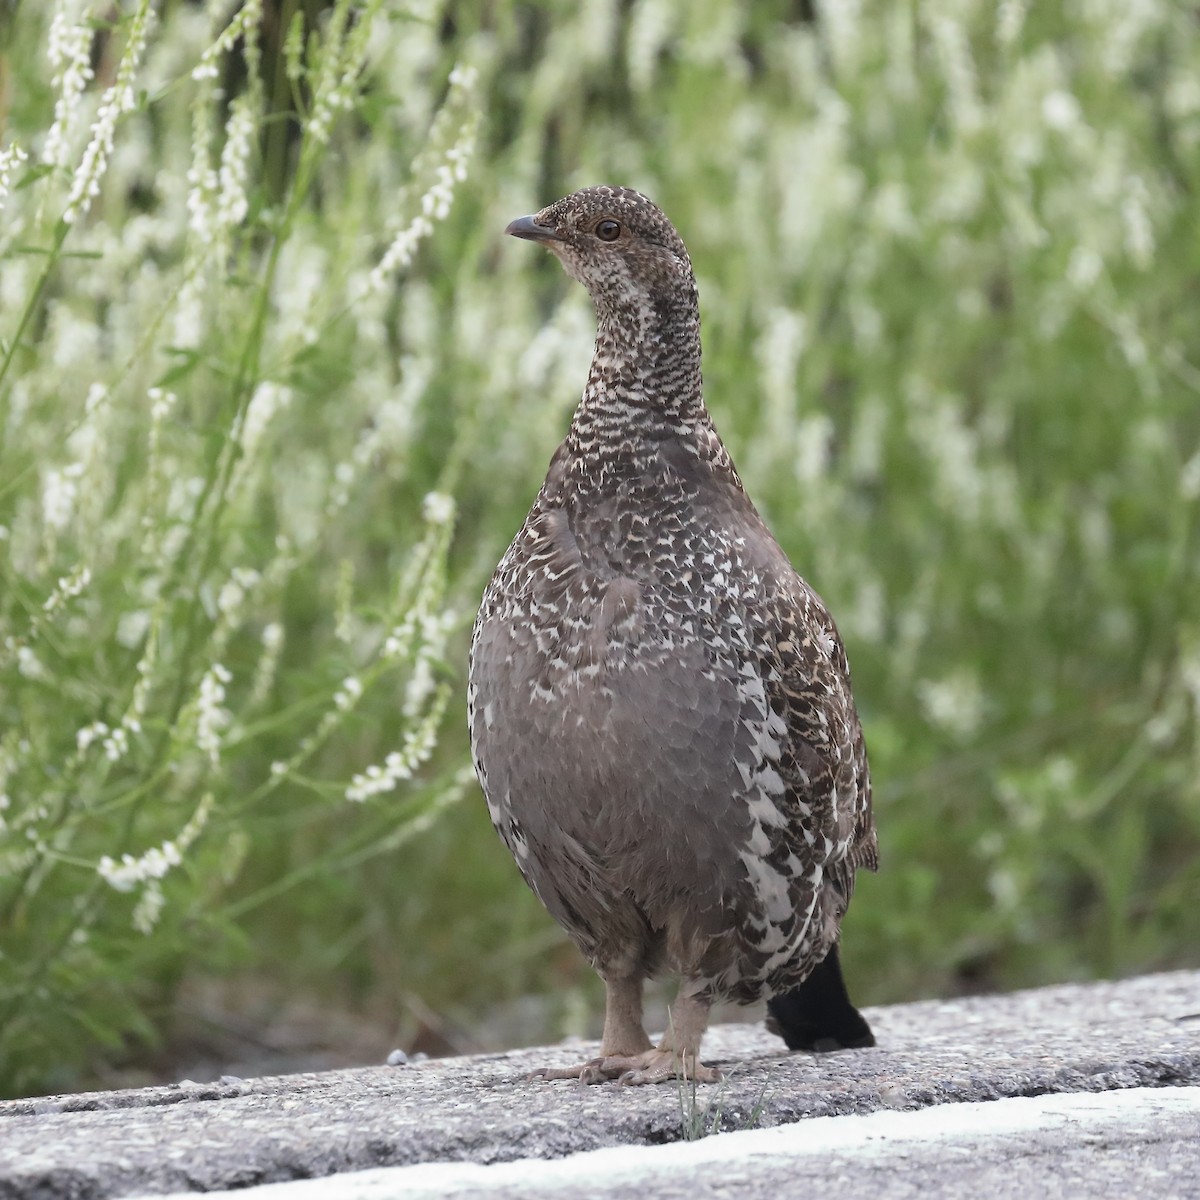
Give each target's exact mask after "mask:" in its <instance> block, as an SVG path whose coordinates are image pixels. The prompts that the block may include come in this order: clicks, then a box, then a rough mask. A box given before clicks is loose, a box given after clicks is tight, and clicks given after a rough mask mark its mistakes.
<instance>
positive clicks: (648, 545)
mask: <svg viewBox="0 0 1200 1200" xmlns="http://www.w3.org/2000/svg"><path fill="white" fill-rule="evenodd" d="M506 232H507V233H509V234H512V235H513V236H515V237H519V238H528V239H529V240H531V241H536V242H540V243H541V244H542V245H544V246H546V247H547V248H548V249H549V250H551V251H553V253H554V254H556V255H557V256H558V258H559V260H560V261H561V262H562V264H563V266H564V267H565V268H566V270H567V272H568V274H570V275H571V276H572V277H573V278H575V279H577V280H578V281H579V282H580V283H582V284H583V285H584V286H585V287H586V288H587V289H588V291H589V292H590V293H591V297H592V300H593V302H594V304H595V308H596V319H597V333H596V348H595V354H594V357H593V359H592V367H591V372H590V374H589V376H588V380H587V386H586V387H585V389H584V392H583V398H582V401H581V402H580V404H579V407H578V408H577V409H576V411H575V415H574V419H573V420H572V422H571V427H570V430H569V431H568V433H567V436H566V440H565V441H564V442H563V443H562V445H561V446H559V448H558V450H557V451H556V452H555V454H554V457H553V459H552V460H551V462H550V470H549V472H548V474H547V476H546V481H545V483H544V484H543V485H542V489H541V491H540V492H539V493H538V497H537V500H536V501H535V502H534V505H533V508H532V509H531V510H530V513H529V516H528V517H527V518H526V520H525V524H524V525H523V526H522V527H521V531H520V532H519V533H518V534H517V536H516V538H515V540H514V541H513V543H512V545H511V546H510V547H509V549H508V552H507V553H506V554H505V555H504V558H503V559H502V560H501V562H500V565H499V566H498V567H497V568H496V573H495V575H494V576H493V577H492V581H491V583H490V584H489V585H488V588H487V591H486V593H485V594H484V597H483V603H482V605H481V607H480V610H479V616H478V618H477V619H476V622H475V628H474V633H473V636H472V641H471V670H470V683H469V687H468V710H469V718H468V719H469V722H470V729H471V741H472V746H473V751H474V757H475V768H476V771H477V772H478V774H479V780H480V783H481V784H482V786H483V791H484V794H485V796H486V798H487V803H488V809H489V811H490V813H491V818H492V821H493V823H494V824H495V826H496V829H497V831H498V832H499V834H500V836H501V838H503V839H504V842H505V844H506V845H507V846H508V848H509V850H510V851H512V853H513V856H514V857H515V858H516V861H517V865H518V867H519V868H520V870H521V873H522V875H524V877H525V880H526V882H527V883H528V884H529V886H530V887H531V888H532V889H533V890H534V892H536V893H537V895H538V897H539V898H540V899H541V901H542V903H543V904H545V906H546V907H547V908H548V909H549V910H550V913H551V914H552V915H553V916H554V917H555V919H556V920H557V921H558V922H559V923H560V924H561V925H562V926H563V927H564V929H566V931H567V933H568V934H570V936H571V938H572V939H573V940H574V942H575V943H576V945H577V946H578V947H579V948H580V950H582V951H583V953H584V954H585V955H586V956H587V958H588V959H589V961H590V962H591V963H592V965H593V966H594V967H595V968H596V970H597V971H599V973H600V975H601V976H602V977H603V979H604V982H605V985H606V989H607V993H606V1008H605V1019H604V1036H603V1043H602V1045H601V1049H600V1057H599V1058H597V1059H594V1060H592V1061H590V1062H586V1063H583V1064H581V1065H579V1066H577V1067H572V1068H570V1069H566V1070H561V1069H554V1070H546V1071H543V1072H539V1074H541V1075H543V1076H544V1077H547V1078H576V1077H578V1078H582V1079H584V1080H586V1081H589V1082H595V1081H597V1080H600V1079H610V1078H617V1077H619V1078H621V1079H622V1080H624V1081H625V1082H628V1083H650V1082H656V1081H658V1080H662V1079H668V1078H672V1077H677V1076H679V1075H685V1076H687V1077H690V1078H694V1079H697V1080H700V1081H703V1082H709V1081H712V1080H715V1079H718V1078H719V1077H720V1076H719V1074H718V1073H717V1072H716V1071H714V1070H713V1069H712V1068H710V1067H707V1066H704V1065H703V1064H702V1063H700V1061H699V1049H700V1040H701V1038H702V1036H703V1034H704V1030H705V1028H706V1026H707V1024H708V1013H709V1007H710V1005H711V1004H712V1003H713V1002H714V1001H715V1000H726V999H729V1000H734V1001H737V1002H741V1003H750V1002H753V1001H755V1000H758V999H761V998H763V997H765V998H767V999H768V1002H769V1007H770V1014H771V1016H770V1019H769V1024H770V1025H771V1027H772V1028H773V1029H774V1030H775V1032H777V1033H779V1034H780V1035H781V1036H783V1037H784V1039H785V1041H787V1043H788V1045H789V1046H791V1047H792V1048H794V1049H795V1048H800V1047H807V1048H810V1049H836V1048H839V1047H842V1046H850V1045H859V1046H861V1045H871V1044H873V1039H872V1037H871V1032H870V1029H869V1028H868V1027H867V1024H866V1022H865V1021H864V1020H863V1019H862V1017H861V1016H860V1015H859V1013H858V1012H857V1011H856V1010H855V1009H854V1007H853V1006H852V1005H851V1003H850V1001H849V999H848V997H847V995H846V991H845V988H844V986H843V983H842V977H841V972H840V969H839V966H838V961H837V950H836V947H837V941H838V936H839V929H840V923H841V919H842V914H843V913H844V912H845V910H846V905H847V904H848V903H849V901H850V896H851V892H852V891H853V888H854V873H855V870H856V868H858V867H867V868H870V869H872V870H873V869H874V868H875V865H876V839H875V829H874V823H873V819H872V814H871V792H870V783H869V778H868V773H867V755H866V750H865V747H864V744H863V736H862V729H861V726H860V725H859V720H858V715H857V713H856V711H855V707H854V701H853V699H852V698H851V694H850V671H849V667H848V666H847V663H846V654H845V651H844V649H843V647H842V642H841V639H840V638H839V636H838V631H837V629H836V627H835V626H834V623H833V620H832V618H831V617H830V616H829V613H828V612H827V611H826V609H825V606H824V604H823V603H822V602H821V600H820V598H819V597H818V596H817V594H816V593H815V592H814V591H813V590H812V589H811V588H810V587H809V586H808V584H806V583H805V582H804V580H803V579H801V578H800V576H799V575H798V574H797V573H796V571H795V570H794V569H793V568H792V566H791V564H790V563H789V562H788V560H787V557H786V556H785V555H784V553H783V551H782V550H781V549H780V547H779V545H778V543H777V542H776V541H775V539H774V537H772V536H771V533H770V532H769V531H768V529H767V527H766V526H765V525H764V524H763V521H762V519H761V518H760V517H759V515H758V512H757V511H756V510H755V507H754V505H753V504H752V503H751V502H750V500H749V498H748V497H747V495H746V493H745V491H744V490H743V488H742V483H741V480H740V479H739V478H738V474H737V471H736V470H735V469H734V465H733V462H732V461H731V459H730V456H729V452H728V451H727V450H726V448H725V446H724V444H723V443H722V441H721V439H720V437H719V436H718V435H717V431H716V429H715V428H714V426H713V422H712V419H711V418H710V417H709V414H708V411H707V409H706V408H705V405H704V399H703V395H702V389H701V376H700V315H699V305H698V301H697V293H696V281H695V277H694V275H693V273H692V266H691V261H690V259H689V258H688V253H687V250H686V249H685V248H684V245H683V241H682V240H681V239H680V237H679V235H678V233H676V231H675V229H674V227H673V226H672V224H671V222H670V221H669V220H668V219H667V217H666V216H665V215H664V214H663V212H662V211H661V210H660V209H659V208H658V207H656V206H655V205H654V204H653V203H651V201H649V200H648V199H647V198H646V197H645V196H643V195H641V194H640V193H638V192H635V191H631V190H629V189H627V188H619V187H607V186H606V187H591V188H586V189H584V190H583V191H580V192H575V193H574V194H573V195H570V196H567V197H565V198H564V199H562V200H559V201H557V202H556V203H554V204H551V205H550V206H549V207H547V208H544V209H542V210H541V212H539V213H536V214H535V215H533V216H530V217H521V218H519V219H518V220H515V221H513V222H512V224H510V225H509V226H508V229H507V230H506ZM659 973H674V974H677V975H678V976H679V977H680V986H679V991H678V994H677V996H676V999H675V1003H674V1005H673V1006H672V1009H671V1021H670V1028H669V1029H668V1031H667V1033H666V1035H665V1037H664V1038H663V1040H662V1042H661V1043H660V1044H659V1046H658V1047H656V1048H654V1047H652V1046H651V1043H650V1040H649V1038H647V1036H646V1033H645V1030H644V1028H643V1024H642V982H643V980H644V979H646V978H647V977H651V976H654V975H657V974H659Z"/></svg>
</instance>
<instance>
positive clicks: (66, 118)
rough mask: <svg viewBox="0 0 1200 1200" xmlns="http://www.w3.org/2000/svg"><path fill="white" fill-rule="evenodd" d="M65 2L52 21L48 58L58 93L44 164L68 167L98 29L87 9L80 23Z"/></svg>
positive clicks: (90, 69) (47, 46)
mask: <svg viewBox="0 0 1200 1200" xmlns="http://www.w3.org/2000/svg"><path fill="white" fill-rule="evenodd" d="M67 7H68V5H67V3H66V0H64V2H63V3H61V4H60V5H59V9H58V11H57V12H56V13H55V14H54V17H53V19H52V20H51V22H50V36H49V38H48V39H47V44H46V57H47V58H48V59H49V60H50V66H51V68H52V69H53V77H52V82H53V86H54V87H55V88H56V89H57V91H58V98H57V99H56V100H55V102H54V123H53V124H52V125H51V126H50V131H49V133H47V134H46V141H45V143H44V144H43V146H42V161H43V162H45V163H49V164H51V165H52V166H58V167H65V166H66V165H67V164H68V163H69V162H70V159H71V144H70V136H69V131H70V128H71V124H72V122H73V120H74V117H75V114H76V113H77V112H78V111H79V108H80V102H81V101H82V99H83V93H84V92H85V91H86V90H87V85H88V84H89V83H90V82H91V80H92V75H93V72H92V39H93V38H94V36H95V30H94V29H93V28H92V25H91V21H90V19H89V10H86V9H85V10H84V12H83V13H82V14H81V15H80V17H79V19H78V20H77V21H72V20H71V19H70V17H69V16H68V15H67V11H66V10H67Z"/></svg>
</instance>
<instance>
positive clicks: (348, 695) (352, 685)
mask: <svg viewBox="0 0 1200 1200" xmlns="http://www.w3.org/2000/svg"><path fill="white" fill-rule="evenodd" d="M362 694H363V685H362V680H361V679H359V678H358V676H357V675H347V676H346V678H345V679H343V680H342V686H341V687H340V688H338V690H337V691H336V692H334V693H333V703H334V707H335V708H337V710H338V711H339V712H349V710H350V709H352V708H353V707H354V706H355V705H356V704H357V703H358V701H359V698H360V697H361V696H362Z"/></svg>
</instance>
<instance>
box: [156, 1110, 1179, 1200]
mask: <svg viewBox="0 0 1200 1200" xmlns="http://www.w3.org/2000/svg"><path fill="white" fill-rule="evenodd" d="M1163 1122H1168V1123H1171V1122H1174V1123H1176V1124H1177V1125H1180V1127H1181V1128H1183V1129H1185V1130H1189V1131H1193V1132H1192V1136H1194V1137H1195V1138H1196V1142H1197V1153H1198V1161H1200V1087H1178V1088H1129V1089H1127V1090H1123V1091H1112V1092H1099V1093H1096V1092H1073V1093H1067V1094H1062V1095H1051V1096H1034V1097H1021V1098H1017V1099H1009V1100H992V1101H986V1102H976V1103H969V1104H942V1105H937V1106H935V1107H933V1108H926V1109H920V1110H918V1111H916V1112H891V1111H882V1112H874V1113H869V1114H867V1115H865V1116H846V1117H815V1118H812V1119H810V1120H805V1121H799V1122H796V1123H795V1124H790V1125H780V1126H776V1127H774V1128H771V1129H754V1130H746V1131H743V1132H739V1133H726V1134H721V1135H720V1136H717V1137H708V1138H702V1139H700V1140H699V1141H694V1142H674V1143H671V1144H670V1145H666V1146H640V1145H639V1146H611V1147H607V1148H605V1149H603V1150H590V1151H587V1152H585V1153H581V1154H572V1155H569V1156H567V1157H565V1158H558V1159H520V1160H517V1161H515V1162H507V1163H496V1164H493V1165H491V1166H483V1165H480V1164H478V1163H455V1162H436V1163H418V1164H416V1165H413V1166H408V1167H382V1168H378V1169H375V1170H370V1171H354V1172H348V1173H346V1174H344V1175H334V1176H329V1177H326V1178H323V1179H306V1180H297V1181H295V1182H291V1183H271V1184H263V1185H260V1186H258V1187H251V1188H245V1189H239V1190H238V1192H237V1197H238V1200H243V1198H245V1200H384V1198H385V1197H393V1196H403V1197H405V1200H409V1198H418V1200H419V1198H420V1197H423V1196H427V1197H434V1196H438V1197H445V1196H450V1197H453V1196H455V1195H464V1194H478V1193H481V1192H483V1191H494V1190H500V1189H506V1188H507V1189H513V1190H514V1191H519V1192H520V1193H521V1194H522V1195H523V1196H540V1195H559V1194H566V1192H565V1189H571V1191H573V1192H578V1190H579V1186H580V1182H581V1181H585V1180H590V1181H593V1182H594V1181H599V1180H603V1181H604V1185H605V1190H608V1189H610V1188H614V1187H619V1186H621V1185H626V1186H628V1187H630V1188H637V1189H640V1190H642V1191H643V1192H645V1193H646V1194H648V1195H649V1194H652V1192H653V1186H654V1180H655V1178H656V1177H658V1178H663V1179H666V1178H671V1179H673V1180H675V1181H676V1182H678V1180H679V1179H680V1177H681V1176H683V1175H686V1174H687V1173H688V1172H689V1171H692V1170H695V1169H697V1168H703V1167H720V1166H723V1165H725V1166H727V1165H733V1164H738V1165H741V1166H745V1167H748V1168H750V1169H753V1168H754V1166H755V1165H756V1163H755V1160H757V1164H758V1165H761V1166H767V1165H775V1166H778V1165H783V1164H785V1163H787V1162H794V1163H796V1164H797V1165H800V1164H801V1162H802V1161H803V1160H805V1159H812V1158H814V1157H819V1158H822V1159H827V1158H829V1157H830V1156H837V1157H840V1158H841V1159H842V1160H843V1161H845V1160H846V1159H853V1160H855V1161H857V1162H859V1163H862V1164H864V1165H868V1164H870V1163H871V1162H872V1161H873V1160H874V1161H875V1162H876V1163H878V1162H879V1160H883V1159H887V1158H892V1157H896V1156H897V1155H903V1154H906V1153H907V1152H913V1153H916V1154H919V1153H920V1152H921V1150H922V1148H928V1149H929V1150H931V1151H932V1150H934V1149H936V1148H939V1147H940V1148H942V1149H949V1148H951V1147H954V1146H961V1148H962V1150H963V1151H964V1152H971V1153H976V1154H979V1153H983V1152H985V1151H987V1150H988V1149H992V1150H999V1149H1004V1148H1005V1147H1006V1146H1008V1147H1011V1148H1012V1152H1013V1153H1014V1154H1020V1153H1021V1152H1022V1148H1023V1146H1024V1147H1028V1146H1030V1145H1031V1144H1032V1142H1033V1140H1034V1139H1036V1141H1037V1142H1038V1143H1040V1144H1041V1145H1042V1146H1043V1147H1047V1148H1049V1147H1051V1146H1053V1145H1054V1143H1055V1142H1059V1143H1061V1144H1062V1145H1063V1146H1066V1147H1070V1146H1079V1145H1088V1144H1094V1143H1096V1142H1097V1141H1099V1140H1102V1139H1107V1138H1114V1139H1121V1140H1126V1141H1129V1142H1131V1143H1136V1142H1138V1141H1139V1140H1150V1139H1152V1138H1153V1136H1154V1130H1155V1129H1156V1128H1159V1129H1161V1127H1162V1124H1163ZM1185 1136H1187V1135H1185ZM195 1194H196V1193H190V1192H187V1193H185V1192H176V1193H172V1194H171V1195H170V1196H164V1195H161V1194H160V1195H157V1196H152V1197H146V1196H144V1197H142V1198H141V1200H180V1198H181V1197H183V1196H190V1195H195Z"/></svg>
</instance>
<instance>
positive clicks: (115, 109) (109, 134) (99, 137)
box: [63, 0, 154, 225]
mask: <svg viewBox="0 0 1200 1200" xmlns="http://www.w3.org/2000/svg"><path fill="white" fill-rule="evenodd" d="M153 23H154V10H153V9H152V8H151V7H150V0H142V3H141V4H140V5H139V6H138V10H137V12H136V13H135V14H134V17H133V20H132V21H131V22H130V25H129V40H128V42H126V44H125V52H124V54H122V55H121V63H120V66H119V67H118V68H117V78H116V80H115V81H114V82H113V85H112V87H110V88H109V89H108V90H107V91H106V92H105V93H104V96H103V98H102V99H101V101H100V108H99V110H98V111H97V113H96V119H95V121H93V122H92V136H91V140H90V141H89V142H88V144H87V148H86V149H85V150H84V152H83V158H82V160H81V161H80V163H79V167H78V169H77V170H76V172H75V178H74V180H73V181H72V183H71V190H70V192H69V193H68V195H67V206H66V209H65V210H64V212H63V220H64V221H66V222H67V224H68V225H70V224H72V223H74V222H75V221H77V220H78V219H79V218H80V217H82V216H86V215H87V212H88V209H90V208H91V206H92V201H93V200H95V198H96V197H97V196H99V195H100V180H101V179H102V178H103V177H104V172H105V170H106V169H107V167H108V160H109V158H110V157H111V156H112V151H113V135H114V133H115V132H116V128H117V121H118V119H119V118H120V117H121V116H122V115H123V114H124V113H127V112H131V111H132V110H133V107H134V104H135V100H136V97H135V94H134V90H133V77H134V75H135V73H136V72H137V68H138V64H139V63H140V62H141V60H142V55H143V54H144V53H145V50H146V39H147V37H148V36H149V34H150V27H151V25H152V24H153Z"/></svg>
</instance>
